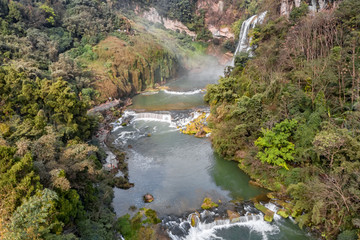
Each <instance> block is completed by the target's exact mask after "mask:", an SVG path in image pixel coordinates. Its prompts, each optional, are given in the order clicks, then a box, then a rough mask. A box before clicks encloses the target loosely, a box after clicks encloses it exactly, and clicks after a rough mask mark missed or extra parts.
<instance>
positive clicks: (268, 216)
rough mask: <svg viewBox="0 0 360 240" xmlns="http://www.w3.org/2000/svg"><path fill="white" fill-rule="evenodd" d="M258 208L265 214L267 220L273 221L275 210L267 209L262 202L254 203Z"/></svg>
mask: <svg viewBox="0 0 360 240" xmlns="http://www.w3.org/2000/svg"><path fill="white" fill-rule="evenodd" d="M254 205H255V207H256V209H258V210H260V211H261V212H262V213H264V214H265V216H264V220H265V221H267V222H272V220H273V218H274V212H273V211H271V210H269V209H267V208H266V207H265V206H263V205H261V204H260V203H255V204H254Z"/></svg>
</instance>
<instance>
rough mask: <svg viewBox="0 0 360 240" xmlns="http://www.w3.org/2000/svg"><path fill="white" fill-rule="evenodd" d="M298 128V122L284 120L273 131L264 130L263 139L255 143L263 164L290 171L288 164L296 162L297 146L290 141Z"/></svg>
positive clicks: (260, 138)
mask: <svg viewBox="0 0 360 240" xmlns="http://www.w3.org/2000/svg"><path fill="white" fill-rule="evenodd" d="M296 126H297V121H296V120H294V119H293V120H288V119H286V120H284V121H282V122H281V123H278V124H276V125H275V126H274V127H273V128H272V129H271V130H270V129H263V130H262V134H263V137H259V138H258V139H257V140H256V141H255V145H256V146H257V147H258V149H259V152H258V154H257V157H258V158H259V159H260V160H261V162H263V163H264V162H267V163H270V164H273V165H276V166H281V167H283V168H285V169H287V170H288V166H287V164H286V162H289V161H294V156H293V155H294V153H295V145H294V144H293V143H292V142H290V141H289V138H290V137H291V136H292V134H293V131H294V130H295V128H296Z"/></svg>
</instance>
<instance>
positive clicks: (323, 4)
mask: <svg viewBox="0 0 360 240" xmlns="http://www.w3.org/2000/svg"><path fill="white" fill-rule="evenodd" d="M325 8H326V0H319V11H322V10H324V9H325Z"/></svg>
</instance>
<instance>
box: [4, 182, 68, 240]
mask: <svg viewBox="0 0 360 240" xmlns="http://www.w3.org/2000/svg"><path fill="white" fill-rule="evenodd" d="M57 199H58V196H57V194H56V193H55V192H54V191H51V190H49V189H47V188H45V189H44V190H42V191H38V192H37V193H36V194H35V195H34V196H32V197H30V198H29V199H28V200H26V201H25V202H24V203H23V204H22V205H21V206H20V207H18V208H17V209H16V211H15V212H14V214H13V215H12V216H11V219H10V224H9V230H10V231H9V233H8V234H7V235H6V237H7V239H14V240H21V239H43V238H44V237H45V236H46V235H48V234H49V233H50V231H51V230H52V229H53V228H55V227H58V225H59V224H60V223H59V222H58V221H57V220H56V217H55V216H56V208H55V207H56V200H57ZM60 226H61V224H60Z"/></svg>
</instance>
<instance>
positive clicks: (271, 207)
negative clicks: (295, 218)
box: [264, 202, 282, 220]
mask: <svg viewBox="0 0 360 240" xmlns="http://www.w3.org/2000/svg"><path fill="white" fill-rule="evenodd" d="M264 206H265V207H266V208H267V209H269V210H270V211H273V212H274V220H280V219H281V218H282V217H281V216H280V215H278V214H276V212H277V211H278V210H279V209H280V208H279V207H278V206H276V205H275V204H273V203H270V202H269V203H266V204H265V205H264Z"/></svg>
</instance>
